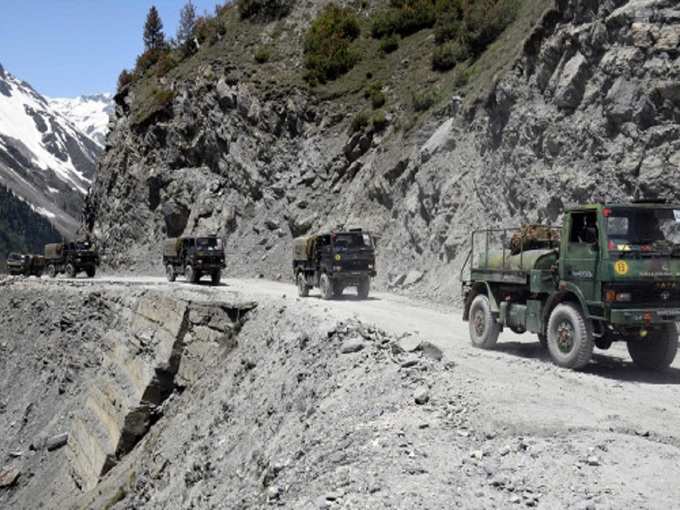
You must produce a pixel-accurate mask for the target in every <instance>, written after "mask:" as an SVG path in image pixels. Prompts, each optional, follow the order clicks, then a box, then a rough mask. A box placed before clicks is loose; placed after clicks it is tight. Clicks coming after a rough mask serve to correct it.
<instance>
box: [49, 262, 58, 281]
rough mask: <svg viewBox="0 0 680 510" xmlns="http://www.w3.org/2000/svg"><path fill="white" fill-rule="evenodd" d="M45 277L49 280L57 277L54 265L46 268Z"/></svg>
mask: <svg viewBox="0 0 680 510" xmlns="http://www.w3.org/2000/svg"><path fill="white" fill-rule="evenodd" d="M47 276H49V277H50V278H56V277H57V268H56V267H54V264H50V265H49V266H47Z"/></svg>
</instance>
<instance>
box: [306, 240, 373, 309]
mask: <svg viewBox="0 0 680 510" xmlns="http://www.w3.org/2000/svg"><path fill="white" fill-rule="evenodd" d="M376 274H377V273H376V267H375V244H374V240H373V237H372V236H371V235H370V234H369V233H368V232H364V231H363V230H361V229H350V230H347V231H340V232H328V233H323V234H318V235H313V236H308V237H300V238H297V239H294V240H293V276H294V277H295V283H296V285H297V288H298V295H299V296H300V297H307V296H308V295H309V291H310V289H312V288H313V287H318V288H319V289H320V290H321V297H322V298H323V299H331V298H333V297H340V296H341V295H342V293H343V291H344V289H345V288H347V287H356V289H357V295H358V296H359V298H361V299H366V298H368V294H369V292H370V288H371V278H373V277H375V276H376Z"/></svg>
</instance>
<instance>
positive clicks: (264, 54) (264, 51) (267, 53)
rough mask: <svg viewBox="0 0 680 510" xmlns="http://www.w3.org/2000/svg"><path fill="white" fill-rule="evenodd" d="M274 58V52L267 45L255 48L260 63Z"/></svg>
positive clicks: (256, 60)
mask: <svg viewBox="0 0 680 510" xmlns="http://www.w3.org/2000/svg"><path fill="white" fill-rule="evenodd" d="M271 58H272V52H271V50H270V49H269V48H268V47H267V46H260V47H259V48H258V49H257V50H255V62H257V63H258V64H264V63H265V62H269V61H270V60H271Z"/></svg>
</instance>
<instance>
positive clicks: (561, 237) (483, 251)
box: [461, 201, 680, 370]
mask: <svg viewBox="0 0 680 510" xmlns="http://www.w3.org/2000/svg"><path fill="white" fill-rule="evenodd" d="M509 240H510V243H508V241H509ZM508 244H509V245H510V246H508ZM461 280H462V281H463V299H464V311H463V319H464V320H466V321H469V324H470V327H469V329H470V338H471V341H472V344H473V345H475V346H477V347H481V348H484V349H489V348H492V347H493V346H494V345H495V344H496V341H497V340H498V335H499V333H500V332H501V331H502V329H503V328H504V327H508V328H510V329H511V330H512V331H514V332H515V333H524V332H526V331H529V332H532V333H535V334H537V335H538V337H539V340H540V341H541V343H542V344H543V345H544V346H547V349H548V351H549V353H550V357H551V358H552V360H553V361H554V362H555V363H556V364H557V365H559V366H562V367H567V368H573V369H579V368H582V367H584V366H585V365H586V364H587V363H588V362H589V361H590V358H591V355H592V352H593V348H594V347H595V346H597V347H598V348H600V349H607V348H609V347H610V346H611V345H612V342H616V341H622V342H626V344H627V347H628V352H629V353H630V355H631V357H632V359H633V361H634V363H635V364H636V365H637V366H638V367H640V368H643V369H648V370H663V369H665V368H667V367H668V366H669V365H670V364H671V363H672V362H673V359H674V358H675V354H676V351H677V348H678V331H677V327H676V322H677V321H679V320H680V205H667V204H664V203H658V202H643V201H640V202H633V203H629V204H606V205H588V206H583V207H578V208H575V209H571V210H568V211H566V213H565V216H564V222H563V225H562V227H561V228H559V229H557V228H551V227H542V226H541V227H534V228H533V229H531V228H530V229H523V230H521V231H520V230H518V229H497V230H481V231H476V232H474V233H473V234H472V245H471V250H470V253H469V255H468V258H467V260H466V262H465V264H464V265H463V269H462V270H461Z"/></svg>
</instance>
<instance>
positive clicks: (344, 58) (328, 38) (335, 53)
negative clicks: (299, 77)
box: [304, 4, 361, 83]
mask: <svg viewBox="0 0 680 510" xmlns="http://www.w3.org/2000/svg"><path fill="white" fill-rule="evenodd" d="M360 31H361V29H360V25H359V19H358V18H357V16H356V14H355V13H354V11H353V10H352V9H350V8H346V7H338V6H337V5H335V4H329V5H327V6H326V7H325V8H324V9H323V10H322V11H321V12H320V13H319V15H318V16H317V17H316V19H315V20H314V21H313V22H312V24H311V26H310V27H309V29H308V30H307V33H306V34H305V40H304V52H305V67H306V68H307V76H306V78H307V79H308V80H309V81H312V82H314V81H319V82H322V83H323V82H325V81H328V80H334V79H336V78H337V77H339V76H341V75H343V74H345V73H346V72H347V71H349V70H350V69H352V67H354V65H355V64H356V63H357V61H358V60H359V58H360V55H359V52H358V50H357V49H356V48H354V47H353V45H352V42H353V41H354V40H355V39H356V38H357V37H359V33H360Z"/></svg>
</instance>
